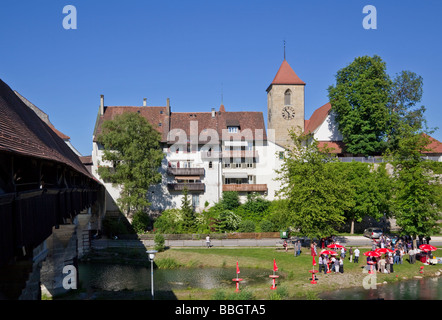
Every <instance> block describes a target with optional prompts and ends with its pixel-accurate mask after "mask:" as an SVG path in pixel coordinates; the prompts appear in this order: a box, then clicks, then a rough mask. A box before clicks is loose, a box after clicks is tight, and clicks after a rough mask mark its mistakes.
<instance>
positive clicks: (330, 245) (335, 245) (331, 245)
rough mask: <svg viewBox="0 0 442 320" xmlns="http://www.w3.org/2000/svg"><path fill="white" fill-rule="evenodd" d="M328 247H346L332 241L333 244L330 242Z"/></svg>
mask: <svg viewBox="0 0 442 320" xmlns="http://www.w3.org/2000/svg"><path fill="white" fill-rule="evenodd" d="M327 248H331V249H336V248H344V246H341V245H340V244H336V243H332V244H329V245H328V246H327ZM344 250H345V248H344Z"/></svg>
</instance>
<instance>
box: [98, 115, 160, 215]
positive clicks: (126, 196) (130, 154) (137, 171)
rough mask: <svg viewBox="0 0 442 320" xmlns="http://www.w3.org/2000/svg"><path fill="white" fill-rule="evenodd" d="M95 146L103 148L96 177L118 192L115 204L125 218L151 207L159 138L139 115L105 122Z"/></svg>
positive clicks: (157, 178)
mask: <svg viewBox="0 0 442 320" xmlns="http://www.w3.org/2000/svg"><path fill="white" fill-rule="evenodd" d="M102 128H103V130H102V134H101V135H100V136H99V137H98V142H99V143H100V144H101V145H102V146H103V148H104V149H103V156H102V159H103V160H104V161H105V162H104V163H101V165H100V166H99V168H98V174H99V175H100V176H101V178H102V179H103V180H105V181H109V182H111V183H112V184H114V185H118V186H120V188H121V193H120V198H119V199H118V200H117V202H118V205H119V206H120V209H121V210H122V211H123V212H125V213H126V214H127V215H129V214H130V213H133V212H135V211H142V210H144V209H145V208H146V207H148V206H149V205H150V203H149V201H148V199H147V191H148V189H149V187H150V186H152V185H154V184H157V183H159V182H160V181H161V174H160V172H159V167H160V166H161V161H162V159H163V156H164V155H163V152H162V150H161V148H160V134H159V133H158V132H157V131H156V130H155V129H153V127H152V126H151V125H150V123H149V122H148V121H147V120H146V119H145V118H143V117H142V116H141V115H139V114H138V113H132V112H127V113H123V114H121V115H119V116H116V117H115V119H113V120H107V121H104V123H103V126H102Z"/></svg>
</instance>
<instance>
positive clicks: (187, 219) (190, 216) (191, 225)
mask: <svg viewBox="0 0 442 320" xmlns="http://www.w3.org/2000/svg"><path fill="white" fill-rule="evenodd" d="M181 214H182V216H183V226H184V229H185V230H186V231H187V232H193V230H194V229H195V227H196V226H195V213H194V211H193V207H192V203H191V201H190V199H189V193H188V191H187V187H184V190H183V198H182V200H181Z"/></svg>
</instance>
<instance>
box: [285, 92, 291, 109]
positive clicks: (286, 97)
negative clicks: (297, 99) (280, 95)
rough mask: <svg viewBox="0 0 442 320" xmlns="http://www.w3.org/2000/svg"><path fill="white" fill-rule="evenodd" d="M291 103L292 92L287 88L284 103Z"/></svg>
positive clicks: (287, 104) (288, 104)
mask: <svg viewBox="0 0 442 320" xmlns="http://www.w3.org/2000/svg"><path fill="white" fill-rule="evenodd" d="M291 104H292V92H291V91H290V90H287V91H286V92H285V93H284V105H286V106H290V105H291Z"/></svg>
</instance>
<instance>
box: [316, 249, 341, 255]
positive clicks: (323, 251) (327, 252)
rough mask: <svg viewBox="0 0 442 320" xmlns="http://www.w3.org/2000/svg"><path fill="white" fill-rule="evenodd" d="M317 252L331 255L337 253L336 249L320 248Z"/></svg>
mask: <svg viewBox="0 0 442 320" xmlns="http://www.w3.org/2000/svg"><path fill="white" fill-rule="evenodd" d="M319 254H331V255H332V256H333V255H335V254H338V253H337V252H336V251H333V250H322V251H321V252H320V253H319Z"/></svg>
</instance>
